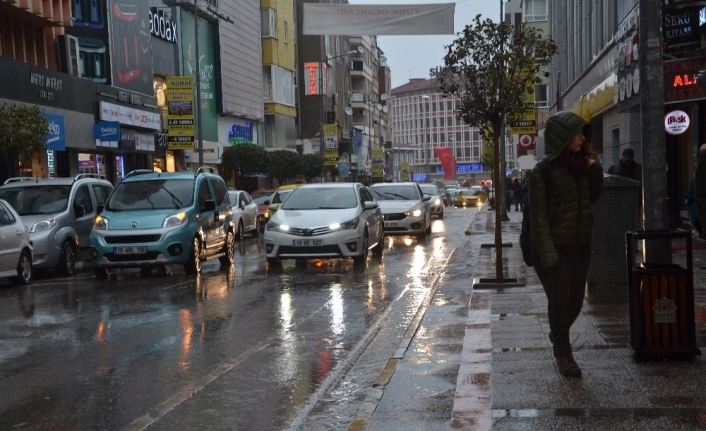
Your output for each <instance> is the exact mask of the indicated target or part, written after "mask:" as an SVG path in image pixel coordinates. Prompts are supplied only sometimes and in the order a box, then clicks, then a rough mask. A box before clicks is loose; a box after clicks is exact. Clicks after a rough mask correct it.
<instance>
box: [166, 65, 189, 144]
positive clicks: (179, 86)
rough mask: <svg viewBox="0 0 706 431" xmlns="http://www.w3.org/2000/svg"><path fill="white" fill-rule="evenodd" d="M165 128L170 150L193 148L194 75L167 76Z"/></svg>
mask: <svg viewBox="0 0 706 431" xmlns="http://www.w3.org/2000/svg"><path fill="white" fill-rule="evenodd" d="M166 81H167V128H168V133H169V149H170V150H191V149H193V148H194V145H195V144H194V142H195V140H194V136H195V133H194V77H193V76H167V79H166Z"/></svg>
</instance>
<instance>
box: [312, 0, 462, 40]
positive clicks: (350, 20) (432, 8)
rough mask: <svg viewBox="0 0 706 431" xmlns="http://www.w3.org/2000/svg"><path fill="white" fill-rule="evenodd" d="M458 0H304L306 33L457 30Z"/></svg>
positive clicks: (394, 33)
mask: <svg viewBox="0 0 706 431" xmlns="http://www.w3.org/2000/svg"><path fill="white" fill-rule="evenodd" d="M455 8H456V4H455V3H434V4H410V5H369V4H367V5H364V4H358V5H351V4H315V3H305V4H304V34H305V35H341V36H381V35H386V36H406V35H433V34H454V11H455Z"/></svg>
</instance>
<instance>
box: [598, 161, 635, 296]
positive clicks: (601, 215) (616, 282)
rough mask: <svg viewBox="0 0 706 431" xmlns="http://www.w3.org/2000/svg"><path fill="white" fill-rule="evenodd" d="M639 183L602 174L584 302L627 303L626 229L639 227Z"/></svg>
mask: <svg viewBox="0 0 706 431" xmlns="http://www.w3.org/2000/svg"><path fill="white" fill-rule="evenodd" d="M640 190H641V189H640V182H639V181H635V180H633V179H630V178H625V177H620V176H617V175H609V174H605V175H604V176H603V188H602V190H601V197H600V199H598V201H597V202H596V203H595V204H594V205H593V230H592V234H591V235H592V236H591V266H590V267H589V269H588V277H587V278H586V283H587V297H586V299H587V301H588V302H591V303H614V302H627V301H628V298H627V292H626V291H625V283H626V282H627V276H626V270H625V269H626V268H625V243H624V242H623V241H624V240H625V232H628V231H631V230H635V229H637V228H638V225H637V221H638V220H639V217H640V215H639V210H640V193H641V192H640Z"/></svg>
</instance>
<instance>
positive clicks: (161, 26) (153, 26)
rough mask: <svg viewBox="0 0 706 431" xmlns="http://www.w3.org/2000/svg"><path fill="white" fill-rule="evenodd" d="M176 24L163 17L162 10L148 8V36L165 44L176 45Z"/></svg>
mask: <svg viewBox="0 0 706 431" xmlns="http://www.w3.org/2000/svg"><path fill="white" fill-rule="evenodd" d="M177 33H178V32H177V25H176V22H174V21H172V20H170V19H168V18H165V17H164V10H162V9H159V10H158V9H157V8H156V7H151V8H150V34H152V35H153V36H157V37H159V38H160V39H164V40H166V41H167V42H171V43H177Z"/></svg>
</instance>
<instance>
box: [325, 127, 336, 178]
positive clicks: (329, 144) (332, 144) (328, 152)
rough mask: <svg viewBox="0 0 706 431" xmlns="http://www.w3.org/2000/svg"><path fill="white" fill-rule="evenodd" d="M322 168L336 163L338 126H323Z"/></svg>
mask: <svg viewBox="0 0 706 431" xmlns="http://www.w3.org/2000/svg"><path fill="white" fill-rule="evenodd" d="M324 150H325V151H324V166H326V167H331V168H332V167H334V166H336V164H337V163H338V124H324Z"/></svg>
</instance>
